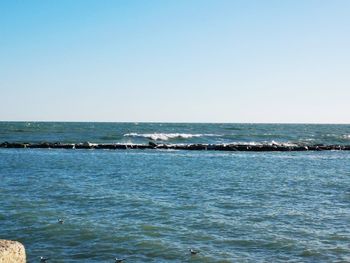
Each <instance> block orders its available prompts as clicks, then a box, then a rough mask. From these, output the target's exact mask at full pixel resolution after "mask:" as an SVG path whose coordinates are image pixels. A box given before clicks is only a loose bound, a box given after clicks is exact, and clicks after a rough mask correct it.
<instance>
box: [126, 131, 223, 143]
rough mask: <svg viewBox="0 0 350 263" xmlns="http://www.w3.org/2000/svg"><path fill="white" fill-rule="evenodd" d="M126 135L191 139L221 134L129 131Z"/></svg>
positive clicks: (161, 138)
mask: <svg viewBox="0 0 350 263" xmlns="http://www.w3.org/2000/svg"><path fill="white" fill-rule="evenodd" d="M124 136H125V137H136V138H147V139H151V140H154V141H167V140H169V139H191V138H195V137H205V136H219V135H216V134H192V133H135V132H132V133H127V134H124Z"/></svg>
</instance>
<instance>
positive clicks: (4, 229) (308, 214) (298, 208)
mask: <svg viewBox="0 0 350 263" xmlns="http://www.w3.org/2000/svg"><path fill="white" fill-rule="evenodd" d="M349 134H350V126H349V125H265V124H255V125H254V124H142V123H140V124H128V123H123V124H118V123H116V124H111V123H4V122H3V123H0V142H2V141H29V142H33V141H65V142H82V141H92V142H134V143H140V142H141V143H143V142H144V143H147V142H148V141H149V140H150V139H154V140H156V139H158V141H159V140H163V141H164V140H165V139H167V140H166V141H167V142H168V143H188V142H210V143H213V142H228V143H229V142H241V141H243V142H247V143H260V142H272V141H274V142H280V143H308V142H311V143H324V144H331V143H339V144H350V143H349V140H350V138H349ZM164 136H165V137H164ZM58 218H63V219H64V220H65V223H64V224H62V225H61V224H58V223H57V219H58ZM349 225H350V152H348V151H344V152H342V151H325V152H258V153H252V152H205V151H199V152H192V151H189V152H186V151H167V150H59V149H55V150H50V149H4V148H3V149H0V238H6V239H15V240H19V241H21V242H23V243H24V245H25V246H26V249H27V254H28V259H29V262H39V257H40V256H47V257H50V258H52V261H51V262H114V261H113V259H114V258H115V257H126V258H127V260H126V262H350V247H349V244H350V228H349ZM188 248H195V249H198V250H200V253H199V254H198V255H196V256H191V255H189V253H188Z"/></svg>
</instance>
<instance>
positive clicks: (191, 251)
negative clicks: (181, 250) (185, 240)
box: [189, 248, 199, 255]
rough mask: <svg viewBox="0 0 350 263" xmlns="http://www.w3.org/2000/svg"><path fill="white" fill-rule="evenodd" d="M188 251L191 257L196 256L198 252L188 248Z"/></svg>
mask: <svg viewBox="0 0 350 263" xmlns="http://www.w3.org/2000/svg"><path fill="white" fill-rule="evenodd" d="M189 251H190V253H191V255H197V254H198V253H199V251H198V250H194V249H192V248H190V249H189Z"/></svg>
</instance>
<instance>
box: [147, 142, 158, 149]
mask: <svg viewBox="0 0 350 263" xmlns="http://www.w3.org/2000/svg"><path fill="white" fill-rule="evenodd" d="M148 145H149V146H150V147H152V148H156V147H157V144H156V143H154V142H148Z"/></svg>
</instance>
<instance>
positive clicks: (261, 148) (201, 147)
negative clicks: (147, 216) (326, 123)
mask: <svg viewBox="0 0 350 263" xmlns="http://www.w3.org/2000/svg"><path fill="white" fill-rule="evenodd" d="M0 148H52V149H74V148H76V149H109V150H116V149H121V150H125V149H173V150H191V151H253V152H268V151H279V152H282V151H330V150H337V151H342V150H347V151H349V150H350V145H323V144H316V145H299V146H296V145H279V144H259V145H245V144H156V143H154V142H152V141H150V142H149V143H148V144H94V143H90V142H84V143H77V144H67V143H60V142H54V143H49V142H41V143H28V142H3V143H1V144H0Z"/></svg>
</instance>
